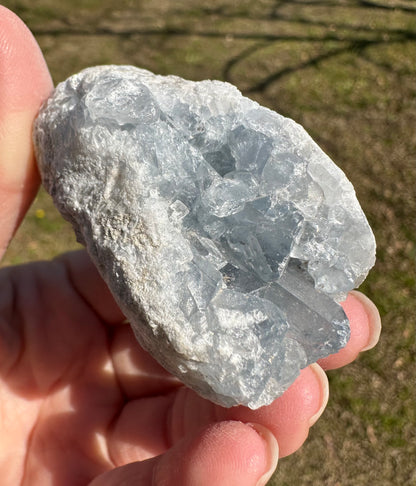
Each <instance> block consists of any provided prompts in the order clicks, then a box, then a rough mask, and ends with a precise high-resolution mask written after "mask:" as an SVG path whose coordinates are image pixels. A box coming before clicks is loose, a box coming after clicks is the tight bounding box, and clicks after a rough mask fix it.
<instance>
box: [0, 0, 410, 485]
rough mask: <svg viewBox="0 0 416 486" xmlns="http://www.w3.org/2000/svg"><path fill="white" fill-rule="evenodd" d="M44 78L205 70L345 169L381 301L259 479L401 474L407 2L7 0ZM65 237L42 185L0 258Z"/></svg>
mask: <svg viewBox="0 0 416 486" xmlns="http://www.w3.org/2000/svg"><path fill="white" fill-rule="evenodd" d="M3 4H4V5H6V6H7V7H9V8H11V9H12V10H14V11H15V12H16V13H18V14H19V15H20V16H21V17H22V18H23V19H24V20H25V21H26V22H27V23H28V25H29V27H30V28H31V29H32V31H33V32H34V34H35V36H36V38H37V40H38V42H39V43H40V45H41V47H42V49H43V52H44V53H45V57H46V59H47V61H48V63H49V66H50V69H51V72H52V75H53V78H54V80H55V82H59V81H61V80H63V79H65V78H66V77H67V76H69V75H70V74H73V73H74V72H76V71H79V70H80V69H82V68H83V67H86V66H90V65H95V64H102V63H115V64H122V63H126V64H135V65H138V66H141V67H144V68H147V69H150V70H152V71H154V72H158V73H161V74H167V73H173V74H177V75H180V76H184V77H187V78H190V79H203V78H216V79H222V80H227V81H230V82H232V83H234V84H235V85H237V86H238V87H239V88H240V89H241V90H242V91H243V92H244V93H245V94H247V96H250V97H252V98H253V99H255V100H257V101H259V102H260V103H262V104H264V105H266V106H268V107H270V108H272V109H274V110H276V111H279V112H280V113H282V114H284V115H286V116H290V117H292V118H294V119H295V120H296V121H298V122H300V123H301V124H303V125H304V126H305V128H306V129H307V130H308V131H309V132H310V133H311V134H312V136H313V137H314V138H315V139H316V140H317V142H318V143H319V144H320V145H321V146H322V147H323V148H324V150H325V151H326V152H327V153H328V154H329V155H330V156H331V157H332V158H333V159H334V160H335V161H336V163H337V164H338V165H339V166H340V167H341V168H342V169H343V170H344V171H345V172H346V174H347V175H348V177H349V178H350V180H351V181H352V182H353V184H354V186H355V188H356V191H357V195H358V198H359V200H360V202H361V204H362V206H363V209H364V211H365V212H366V214H367V216H368V219H369V221H370V224H371V226H372V227H373V229H374V231H375V234H376V239H377V242H378V253H377V264H376V266H375V268H374V269H373V270H372V272H371V273H370V276H369V277H368V279H367V280H366V282H365V283H364V285H363V286H362V289H363V291H364V292H365V293H367V295H368V296H369V297H370V298H371V299H373V300H374V301H375V302H376V304H377V305H378V307H379V308H380V310H381V313H382V319H383V325H384V330H383V334H382V338H381V341H380V344H379V345H378V347H377V348H376V349H374V350H372V351H370V352H368V353H366V354H365V355H363V356H362V357H360V358H359V359H358V360H357V361H356V362H355V363H354V364H352V365H350V366H348V367H346V368H345V369H342V370H339V371H336V372H331V373H329V379H330V382H331V397H330V401H329V405H328V408H327V410H326V412H325V413H324V415H323V417H322V419H321V420H320V421H319V422H318V424H317V425H315V426H314V428H313V430H312V431H311V434H310V437H309V439H308V441H307V442H306V443H305V445H304V446H303V447H302V448H301V450H299V451H298V452H297V453H296V454H294V455H293V456H291V457H289V458H286V459H283V460H281V462H280V464H279V468H278V472H277V473H276V474H275V477H274V478H273V479H272V480H271V481H270V485H287V486H290V485H296V486H303V485H330V486H349V485H351V486H361V485H362V486H364V485H365V486H367V485H369V484H371V485H373V484H374V485H377V486H384V485H385V486H390V485H400V486H405V485H411V484H416V473H415V471H416V460H415V456H416V451H415V430H416V427H415V383H416V376H415V375H416V373H415V370H416V368H415V331H414V322H415V305H414V304H415V302H414V290H415V285H414V283H415V282H414V281H415V268H414V257H415V235H416V228H415V221H416V220H415V197H414V187H415V173H416V171H415V145H416V143H415V127H416V124H415V122H416V120H415V118H416V117H415V113H416V110H415V100H416V96H415V94H416V93H415V91H416V83H415V59H416V44H415V32H416V4H415V2H414V1H412V0H397V1H395V0H391V1H389V0H374V1H373V0H371V1H370V0H369V1H364V0H363V1H359V0H355V1H354V0H291V1H278V0H256V1H248V0H240V1H238V2H237V1H233V0H203V1H199V2H196V1H195V0H179V1H176V2H168V1H167V0H161V1H158V0H118V1H117V2H116V1H113V0H101V1H100V0H89V1H80V0H76V1H75V0H71V1H69V0H65V1H60V2H56V1H55V0H37V1H36V2H35V1H33V0H16V1H3ZM76 246H77V244H76V242H75V239H74V236H73V234H72V230H71V229H70V228H69V227H68V225H67V224H66V223H65V222H64V221H63V220H62V219H61V217H60V216H59V215H58V214H57V212H56V210H55V209H54V207H53V205H52V203H51V201H50V199H49V197H48V196H47V195H46V194H45V193H44V192H41V193H40V194H39V196H38V197H37V199H36V201H35V203H34V205H33V207H32V208H31V210H30V211H29V213H28V216H27V218H26V220H25V221H24V223H23V225H22V227H21V229H20V230H19V232H18V234H17V237H16V239H15V240H14V242H13V243H12V245H11V247H10V249H9V251H8V253H7V255H6V259H5V263H6V264H13V263H20V262H24V261H28V260H34V259H39V258H50V257H52V256H54V255H56V254H59V253H60V252H62V251H65V250H67V249H72V248H75V247H76Z"/></svg>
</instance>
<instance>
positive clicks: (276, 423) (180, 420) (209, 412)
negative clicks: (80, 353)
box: [108, 365, 328, 463]
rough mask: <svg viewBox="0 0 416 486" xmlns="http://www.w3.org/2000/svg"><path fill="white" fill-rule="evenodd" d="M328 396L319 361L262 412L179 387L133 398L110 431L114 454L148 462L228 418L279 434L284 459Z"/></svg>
mask: <svg viewBox="0 0 416 486" xmlns="http://www.w3.org/2000/svg"><path fill="white" fill-rule="evenodd" d="M327 400H328V380H327V378H326V375H325V373H324V372H323V371H322V369H321V368H320V367H319V366H318V365H312V366H310V367H308V368H306V369H304V370H302V372H301V373H300V376H299V377H298V379H297V380H296V381H295V382H294V383H293V384H292V386H291V387H290V388H289V389H288V390H287V391H286V392H285V393H284V394H283V395H282V396H281V397H279V398H278V399H277V400H275V401H274V402H273V403H272V404H271V405H269V406H267V407H261V408H259V409H258V410H250V409H248V408H246V407H232V408H229V409H226V408H223V407H220V406H218V405H215V404H213V403H212V402H209V401H208V400H204V399H203V398H201V397H200V396H198V395H197V394H196V393H195V392H193V391H192V390H190V389H188V388H186V387H180V388H178V389H177V390H176V391H175V392H172V393H170V394H168V395H162V396H155V397H147V398H142V399H137V400H133V401H131V402H130V403H128V404H127V405H126V406H125V407H124V409H123V411H122V413H121V414H120V416H119V417H118V420H116V421H115V422H114V424H113V427H112V429H111V430H110V431H109V435H108V443H109V448H110V453H111V457H113V458H114V459H115V460H116V461H117V462H118V463H124V462H131V461H137V460H144V459H147V458H150V457H153V456H155V455H159V454H162V453H163V452H165V451H166V450H167V449H168V448H169V447H170V446H172V445H174V444H176V443H177V442H178V441H179V440H181V439H182V438H183V437H186V436H187V435H192V434H194V433H195V432H196V431H197V430H199V428H200V427H201V426H206V425H208V424H210V423H214V422H218V421H223V420H238V421H241V422H244V423H248V422H254V423H258V424H260V425H263V426H264V427H266V428H267V429H268V430H270V431H271V432H272V433H273V434H274V436H275V437H276V439H277V442H278V443H279V449H280V456H281V457H283V456H286V455H288V454H291V453H292V452H294V451H295V450H297V449H298V448H299V447H300V446H301V445H302V444H303V442H304V441H305V439H306V437H307V436H308V432H309V428H310V426H311V425H313V423H314V422H315V421H316V420H317V418H318V417H319V415H320V414H321V413H322V412H323V409H324V408H325V405H326V403H327Z"/></svg>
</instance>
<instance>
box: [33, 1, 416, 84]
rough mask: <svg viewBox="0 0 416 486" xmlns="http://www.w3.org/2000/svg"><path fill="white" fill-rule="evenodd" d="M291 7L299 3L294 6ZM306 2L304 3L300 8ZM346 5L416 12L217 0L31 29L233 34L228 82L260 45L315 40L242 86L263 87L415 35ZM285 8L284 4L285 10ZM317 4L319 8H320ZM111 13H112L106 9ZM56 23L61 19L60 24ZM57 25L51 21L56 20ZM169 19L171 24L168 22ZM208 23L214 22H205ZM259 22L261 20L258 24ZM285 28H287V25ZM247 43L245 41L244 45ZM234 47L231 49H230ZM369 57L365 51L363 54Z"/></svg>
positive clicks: (39, 32) (125, 35) (404, 8)
mask: <svg viewBox="0 0 416 486" xmlns="http://www.w3.org/2000/svg"><path fill="white" fill-rule="evenodd" d="M294 7H296V8H299V9H296V10H293V9H294ZM305 8H307V9H306V10H305ZM323 8H324V9H326V10H325V13H326V19H325V18H324V19H323V18H322V15H321V14H322V9H323ZM346 8H347V9H351V12H352V13H353V14H354V15H355V16H356V17H357V16H361V15H367V16H368V15H369V14H371V15H373V14H377V15H384V16H385V18H386V20H387V19H388V15H390V12H401V14H403V15H405V14H407V13H409V14H410V13H413V12H416V8H415V7H413V6H412V5H410V4H409V5H407V4H404V3H403V2H401V3H400V4H397V5H395V6H394V5H391V4H386V3H382V2H381V0H380V1H376V0H374V1H373V0H345V1H342V2H340V1H334V0H315V1H314V0H275V1H274V2H272V4H271V5H269V6H268V7H265V8H264V9H263V11H260V12H259V11H258V10H259V9H258V8H255V9H254V10H253V9H249V10H248V9H247V8H246V9H245V10H244V8H241V5H240V6H239V5H238V4H235V3H232V4H229V5H227V4H222V5H220V6H218V5H217V6H215V5H214V6H212V7H211V6H210V7H199V8H198V7H196V9H195V11H189V7H182V9H180V8H175V7H172V8H171V9H170V10H169V11H168V12H167V14H166V20H165V23H164V24H162V26H161V27H157V28H153V27H150V28H146V27H143V26H140V27H137V28H131V27H130V28H126V27H125V26H123V25H119V24H117V19H114V21H112V22H111V23H110V25H109V22H108V16H109V14H108V13H107V14H106V21H107V22H106V24H105V25H103V24H101V25H100V20H99V19H98V22H97V23H96V24H95V25H91V24H84V25H83V24H82V20H81V21H80V22H77V23H74V22H73V21H72V22H69V21H68V19H66V18H62V19H60V22H59V23H58V27H52V28H51V27H48V26H47V25H46V26H38V27H35V28H34V29H33V32H34V34H35V35H36V36H44V35H49V36H56V37H57V36H75V35H81V36H115V37H119V38H121V39H130V40H131V39H132V38H133V39H134V37H135V36H139V37H164V38H175V37H178V38H196V37H199V38H206V39H224V40H226V39H230V38H231V39H233V40H240V41H246V42H245V43H243V44H244V45H243V46H242V48H241V49H240V50H239V52H237V53H236V54H233V55H230V56H229V57H228V59H227V60H226V61H225V62H224V65H223V67H222V70H221V77H222V79H223V80H225V81H229V82H233V71H234V70H235V69H236V68H237V67H238V66H240V65H241V64H244V63H245V62H247V61H248V59H249V58H250V57H252V56H254V55H259V52H260V51H261V50H262V49H266V48H268V47H269V46H272V45H273V44H274V43H277V42H283V43H284V42H287V43H294V42H299V43H313V42H318V43H320V44H321V46H322V48H321V49H320V50H319V52H317V53H315V54H314V55H312V56H311V57H310V58H309V59H307V60H305V61H303V60H302V61H301V62H297V63H296V64H294V65H287V64H286V65H282V66H279V67H278V68H277V69H276V70H275V71H273V72H267V73H265V74H264V75H261V74H260V73H257V74H258V76H257V79H255V80H254V81H250V83H251V84H250V85H249V86H248V87H247V88H246V89H245V90H244V92H246V93H256V92H264V91H265V90H267V89H268V88H269V86H271V85H272V84H273V83H275V82H276V81H278V80H280V79H281V78H283V77H285V76H288V75H290V74H293V73H296V72H299V71H302V70H305V69H307V68H309V67H317V66H318V65H319V64H320V63H322V62H323V61H325V60H328V59H334V58H337V57H338V56H340V55H343V54H345V53H349V52H354V54H355V55H356V56H358V57H363V56H365V52H366V51H367V49H368V48H369V47H373V46H380V45H382V44H384V45H386V44H389V43H392V42H399V43H404V42H406V41H409V40H414V39H416V31H412V30H411V28H410V27H409V28H397V27H394V26H391V25H390V24H389V22H385V27H383V28H381V27H378V26H375V25H371V23H369V22H368V23H365V22H364V23H363V22H361V23H358V24H357V23H356V22H354V23H353V22H348V21H345V19H344V18H343V16H342V12H343V10H342V9H344V10H345V9H346ZM288 9H289V10H288ZM317 9H320V10H319V12H320V13H319V12H318V11H317ZM190 15H191V16H193V17H194V18H195V22H194V21H192V20H190V21H189V23H188V24H187V25H186V26H185V27H183V26H178V27H175V26H174V24H175V23H177V21H178V20H181V19H182V20H183V18H185V16H186V17H187V18H190V17H189V16H190ZM110 17H111V14H110ZM227 20H229V21H230V24H231V25H230V27H229V28H227V31H226V32H225V31H224V28H223V27H220V25H222V26H223V25H224V22H226V21H227ZM235 21H244V22H245V25H249V26H250V23H254V24H253V25H255V24H256V22H259V23H260V22H266V21H267V23H268V24H267V25H269V26H271V27H272V30H273V29H276V31H275V32H273V31H271V32H270V31H269V32H262V31H261V29H258V30H254V31H253V30H251V31H250V30H249V29H247V28H246V30H241V29H239V28H237V26H235V25H234V23H235ZM282 22H283V23H284V24H285V26H286V27H287V26H289V27H290V29H289V31H290V33H284V32H282V33H279V31H278V30H279V27H280V26H281V25H282V24H281V23H282ZM59 24H60V25H59ZM55 25H56V22H55ZM172 25H173V27H172ZM207 25H212V26H213V28H211V29H210V28H207ZM259 25H260V24H259ZM286 30H287V29H286ZM334 43H335V44H337V43H338V44H339V45H338V47H335V48H334V47H328V46H329V44H331V46H332V44H334ZM247 44H248V45H247ZM233 52H235V49H234V51H233ZM363 60H366V61H367V62H368V57H366V59H364V58H363Z"/></svg>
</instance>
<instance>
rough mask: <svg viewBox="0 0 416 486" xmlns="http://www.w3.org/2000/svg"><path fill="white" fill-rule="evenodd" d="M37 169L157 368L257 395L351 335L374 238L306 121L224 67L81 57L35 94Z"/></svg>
mask: <svg viewBox="0 0 416 486" xmlns="http://www.w3.org/2000/svg"><path fill="white" fill-rule="evenodd" d="M34 140H35V147H36V154H37V159H38V163H39V168H40V172H41V175H42V178H43V183H44V185H45V187H46V189H47V190H48V191H49V193H50V194H51V195H52V196H53V198H54V201H55V204H56V205H57V207H58V208H59V210H60V211H61V212H62V214H63V215H64V217H65V218H66V219H68V220H69V221H70V222H71V223H72V224H73V226H74V229H75V231H76V234H77V237H78V239H79V240H80V241H81V242H83V243H84V244H85V245H86V247H87V249H88V251H89V253H90V255H91V257H92V259H93V261H94V262H95V264H96V265H97V267H98V268H99V270H100V272H101V274H102V276H103V277H104V279H105V281H106V282H107V283H108V285H109V287H110V289H111V291H112V292H113V294H114V296H115V298H116V300H117V302H118V303H119V305H120V307H121V309H122V310H123V311H124V313H125V315H126V316H127V318H128V319H129V321H130V323H131V325H132V327H133V329H134V332H135V334H136V336H137V339H138V340H139V342H140V343H141V345H142V346H143V347H144V348H145V349H147V350H148V351H149V352H150V353H151V354H152V355H153V356H154V357H155V358H156V359H157V360H158V361H159V362H160V363H161V364H162V365H163V366H165V368H167V369H168V370H169V371H170V372H172V373H173V374H175V375H176V376H178V377H179V378H180V379H181V380H182V381H183V382H184V383H185V384H187V385H188V386H190V387H191V388H193V389H194V390H196V391H197V392H198V393H200V394H201V395H202V396H204V397H207V398H209V399H210V400H212V401H214V402H216V403H219V404H221V405H224V406H232V405H238V404H243V405H246V406H249V407H251V408H257V407H260V406H262V405H266V404H268V403H270V402H271V401H273V400H274V399H275V398H276V397H277V396H279V395H281V394H282V393H283V392H284V391H285V390H286V389H287V388H288V386H289V385H290V384H291V383H292V382H293V381H294V380H295V378H296V377H297V376H298V374H299V371H300V369H302V368H304V367H306V366H307V365H308V364H310V363H313V362H315V361H316V360H317V359H319V358H322V357H325V356H328V355H329V354H332V353H335V352H337V351H338V350H339V349H341V348H342V347H343V346H344V345H345V344H346V342H347V340H348V337H349V324H348V320H347V318H346V316H345V314H344V312H343V310H342V308H341V306H340V305H339V303H338V302H340V301H341V300H342V299H344V298H345V296H346V293H347V292H348V291H349V290H351V289H352V288H354V287H356V286H357V285H359V284H360V283H361V282H362V280H363V279H364V278H365V276H366V275H367V272H368V270H369V269H370V268H371V266H372V265H373V263H374V254H375V242H374V237H373V234H372V232H371V229H370V228H369V226H368V223H367V220H366V218H365V216H364V214H363V212H362V210H361V208H360V206H359V204H358V202H357V199H356V197H355V193H354V189H353V187H352V185H351V184H350V182H349V181H348V180H347V179H346V177H345V175H344V174H343V172H342V171H341V170H340V169H339V168H338V167H336V166H335V165H334V164H333V162H332V161H331V160H330V159H329V158H328V157H327V156H326V155H325V154H324V153H323V152H322V151H321V150H320V148H319V147H318V146H317V145H316V144H315V143H314V142H313V141H312V140H311V138H310V137H309V136H308V135H307V133H306V132H305V131H304V130H303V128H302V127H300V126H299V125H297V124H296V123H295V122H294V121H292V120H290V119H287V118H284V117H282V116H281V115H278V114H277V113H274V112H272V111H270V110H268V109H267V108H264V107H261V106H259V105H258V104H257V103H255V102H254V101H251V100H249V99H247V98H244V97H243V96H242V95H241V94H240V92H239V91H238V90H237V89H236V88H235V87H233V86H231V85H229V84H227V83H222V82H219V81H202V82H190V81H185V80H183V79H180V78H178V77H174V76H167V77H163V76H156V75H154V74H152V73H150V72H148V71H144V70H141V69H137V68H134V67H129V66H102V67H95V68H89V69H86V70H84V71H82V72H81V73H79V74H77V75H75V76H72V77H71V78H69V79H68V80H67V81H65V82H64V83H61V84H60V85H59V86H58V87H57V88H56V90H55V92H54V93H53V95H52V96H51V98H50V99H49V100H48V101H47V103H46V104H45V105H44V106H43V108H42V110H41V112H40V114H39V117H38V118H37V121H36V123H35V129H34Z"/></svg>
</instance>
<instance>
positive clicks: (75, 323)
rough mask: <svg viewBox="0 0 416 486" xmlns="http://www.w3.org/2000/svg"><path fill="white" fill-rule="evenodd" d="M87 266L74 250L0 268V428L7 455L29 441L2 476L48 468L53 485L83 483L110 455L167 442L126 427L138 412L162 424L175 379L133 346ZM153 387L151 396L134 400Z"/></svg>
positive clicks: (122, 456) (115, 458)
mask: <svg viewBox="0 0 416 486" xmlns="http://www.w3.org/2000/svg"><path fill="white" fill-rule="evenodd" d="M76 271H78V272H79V273H75V272H76ZM94 273H95V272H94V270H93V268H92V267H91V265H90V264H89V263H88V260H87V258H86V257H85V255H83V254H73V255H70V258H69V257H66V258H65V259H63V260H61V262H59V263H58V262H55V263H39V264H35V265H30V266H27V267H21V268H17V269H15V270H14V271H12V269H5V270H3V271H2V272H1V274H0V275H1V277H0V285H1V319H2V323H3V322H4V326H2V327H4V329H13V333H12V334H11V332H10V333H9V335H6V336H5V341H4V345H3V347H4V350H3V352H2V354H1V356H2V358H1V378H0V379H2V380H4V382H5V384H4V385H3V386H1V388H0V393H1V403H2V404H5V405H4V406H5V407H6V409H7V410H6V413H5V414H4V417H10V416H12V412H15V411H16V410H19V420H18V422H16V421H14V422H9V421H4V423H3V424H1V426H2V430H1V432H0V435H1V436H2V437H6V436H8V437H10V436H13V438H14V442H15V444H16V450H12V448H9V453H10V457H13V458H16V457H17V456H16V452H17V451H18V450H19V449H20V447H21V444H22V443H28V444H29V447H28V450H27V452H26V455H21V457H20V460H19V461H16V459H13V460H14V463H15V466H16V467H15V471H14V472H13V475H12V477H11V478H10V481H9V483H8V484H18V481H19V477H21V475H22V474H26V475H27V476H28V477H31V478H37V482H36V483H34V482H33V480H32V481H31V483H30V484H31V485H33V486H35V484H42V485H43V484H45V478H46V475H48V476H49V475H51V474H53V476H54V477H55V481H56V482H53V484H59V485H61V484H71V485H76V484H86V482H87V481H88V480H91V479H92V478H93V477H95V476H96V475H97V474H99V473H100V472H103V471H104V470H106V469H108V468H110V467H114V463H115V464H122V463H125V462H128V461H129V460H137V459H144V458H147V457H151V456H152V455H155V454H159V453H161V452H163V451H164V448H166V443H165V440H164V438H163V437H161V436H160V434H158V432H159V431H160V430H161V429H160V426H159V427H157V428H156V429H152V434H151V437H149V436H147V434H141V435H140V436H139V435H137V434H134V431H133V430H132V429H134V428H135V427H137V426H140V422H141V421H142V419H143V414H146V411H147V412H148V413H149V412H150V411H151V412H152V421H153V420H154V421H155V424H157V423H164V422H165V420H164V417H163V415H164V414H165V413H166V411H167V410H168V408H169V406H170V404H172V403H173V401H174V398H173V394H172V393H171V392H172V390H173V389H174V388H177V387H178V383H177V382H176V380H174V379H173V378H171V377H170V376H169V375H168V374H167V373H166V372H165V371H164V370H163V369H162V368H160V367H159V365H157V364H156V363H155V362H154V361H153V360H152V359H151V358H150V357H148V355H147V354H146V353H144V352H143V351H142V350H141V349H140V348H139V347H138V346H137V343H135V340H134V337H133V335H132V333H131V331H130V328H129V326H126V325H122V320H123V317H122V315H121V314H120V313H119V311H118V310H117V308H116V306H115V305H114V304H113V303H112V300H111V297H110V296H109V294H108V291H107V290H106V288H105V287H104V285H103V284H102V282H100V280H99V279H98V278H97V276H96V275H95V274H94ZM10 277H11V278H10ZM88 279H90V281H91V282H92V283H93V285H92V286H91V287H88V284H89V282H88ZM85 284H86V285H87V287H85ZM100 301H101V302H100ZM100 304H101V305H100ZM8 321H9V322H8ZM10 321H12V322H10ZM10 324H12V326H11V325H10ZM6 326H7V327H6ZM10 334H11V335H10ZM2 344H3V343H2ZM152 395H157V397H156V398H154V399H153V403H150V401H151V400H152V399H146V398H143V397H149V396H152ZM165 397H166V398H165ZM155 407H156V408H155ZM155 410H158V411H159V414H157V415H154V413H155ZM3 412H5V410H4V409H3ZM158 435H159V437H158ZM133 450H134V453H133V452H132V451H133Z"/></svg>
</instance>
